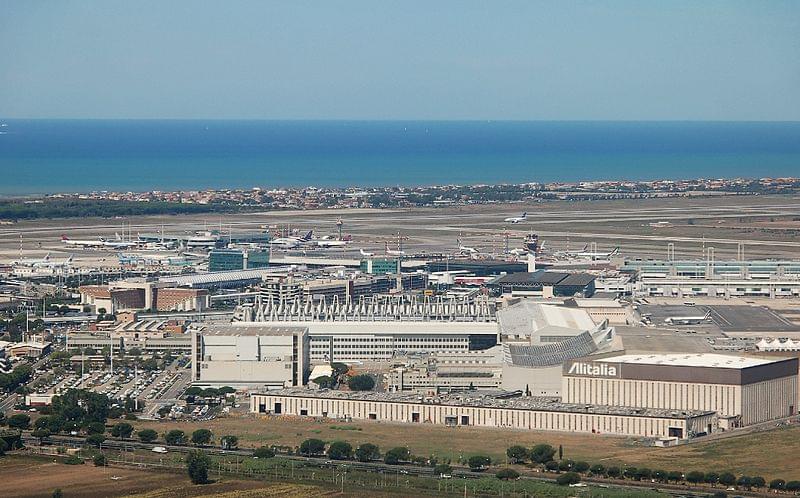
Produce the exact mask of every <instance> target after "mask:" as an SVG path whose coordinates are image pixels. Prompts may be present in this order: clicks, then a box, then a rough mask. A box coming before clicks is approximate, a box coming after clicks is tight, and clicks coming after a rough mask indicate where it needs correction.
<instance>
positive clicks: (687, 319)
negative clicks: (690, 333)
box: [664, 311, 711, 325]
mask: <svg viewBox="0 0 800 498" xmlns="http://www.w3.org/2000/svg"><path fill="white" fill-rule="evenodd" d="M710 319H711V312H710V311H709V312H708V313H706V314H705V315H702V316H701V315H697V316H671V317H669V318H666V319H665V320H664V323H666V324H668V325H699V324H701V323H705V322H707V321H709V320H710Z"/></svg>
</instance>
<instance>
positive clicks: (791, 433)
mask: <svg viewBox="0 0 800 498" xmlns="http://www.w3.org/2000/svg"><path fill="white" fill-rule="evenodd" d="M136 426H137V429H138V428H144V427H151V428H153V429H155V430H156V431H158V432H159V434H163V433H164V432H166V431H167V430H170V429H174V428H178V429H182V430H184V431H186V432H187V433H191V431H193V430H195V429H197V428H200V427H205V428H209V429H211V430H212V431H213V432H214V435H215V437H216V438H219V437H221V436H223V435H226V434H233V435H236V436H238V437H239V440H240V443H239V444H240V446H242V447H257V446H262V445H284V446H292V447H294V446H298V445H299V444H300V442H302V441H303V440H304V439H308V438H319V439H322V440H324V441H335V440H342V441H347V442H350V443H351V444H353V446H357V445H358V444H361V443H364V442H370V443H373V444H377V445H379V446H380V448H381V449H382V450H384V451H385V450H386V449H389V448H391V447H394V446H408V447H409V449H410V450H411V452H412V453H413V454H415V455H421V456H426V457H427V456H431V455H433V456H436V457H438V458H439V459H440V460H446V459H449V460H451V461H452V462H454V463H457V462H463V461H466V459H467V458H468V457H469V456H471V455H475V454H485V455H488V456H490V457H492V459H493V460H494V461H496V462H498V463H501V464H504V463H505V458H506V456H505V450H506V448H508V447H509V446H512V445H515V444H521V445H523V446H526V447H532V446H534V445H535V444H539V443H547V444H551V445H553V446H556V447H557V446H559V445H561V446H562V447H563V449H564V458H569V459H572V460H584V461H587V462H589V463H602V464H604V465H606V466H608V465H611V464H614V465H626V464H627V465H633V466H638V467H649V468H651V469H664V470H680V471H686V472H688V471H691V470H700V471H704V472H705V471H724V470H730V471H732V472H734V473H737V474H747V475H760V476H763V477H764V478H766V479H767V480H769V479H772V478H782V479H786V480H787V481H788V480H794V479H800V463H798V461H797V460H795V457H794V455H795V454H797V453H798V452H800V427H797V426H793V427H788V428H780V429H773V430H770V431H765V432H758V433H752V434H742V435H739V436H732V437H728V438H724V439H719V440H709V441H707V442H705V441H698V442H695V443H692V444H688V445H682V446H678V447H674V448H654V447H644V446H641V445H640V444H638V443H637V442H636V441H635V440H634V439H630V438H620V437H611V436H600V435H588V434H575V433H558V432H537V431H517V430H510V429H477V428H472V427H457V428H447V427H441V426H433V425H424V424H423V425H415V426H410V425H403V424H386V423H376V422H348V423H347V425H343V424H341V423H336V422H333V421H318V420H313V419H309V418H294V417H282V418H274V417H252V416H250V415H242V416H229V417H223V418H218V419H215V420H211V421H207V422H200V423H194V422H144V421H139V422H136Z"/></svg>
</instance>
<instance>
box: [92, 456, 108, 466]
mask: <svg viewBox="0 0 800 498" xmlns="http://www.w3.org/2000/svg"><path fill="white" fill-rule="evenodd" d="M92 462H94V466H95V467H105V465H106V464H107V463H108V460H107V459H106V456H105V455H104V454H102V453H98V454H97V455H95V456H94V458H92Z"/></svg>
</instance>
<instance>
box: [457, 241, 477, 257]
mask: <svg viewBox="0 0 800 498" xmlns="http://www.w3.org/2000/svg"><path fill="white" fill-rule="evenodd" d="M457 242H458V252H459V253H461V254H469V255H471V256H472V255H475V254H478V253H479V252H480V251H478V250H477V249H475V248H474V247H468V246H465V245H463V244H462V243H461V239H458V240H457Z"/></svg>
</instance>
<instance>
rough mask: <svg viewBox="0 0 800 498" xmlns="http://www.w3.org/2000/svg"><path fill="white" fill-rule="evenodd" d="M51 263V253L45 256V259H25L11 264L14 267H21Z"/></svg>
mask: <svg viewBox="0 0 800 498" xmlns="http://www.w3.org/2000/svg"><path fill="white" fill-rule="evenodd" d="M48 261H50V253H49V252H48V253H47V254H45V255H44V257H43V258H23V259H18V260H16V261H12V262H11V264H13V265H21V266H33V265H36V264H42V263H47V262H48Z"/></svg>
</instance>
